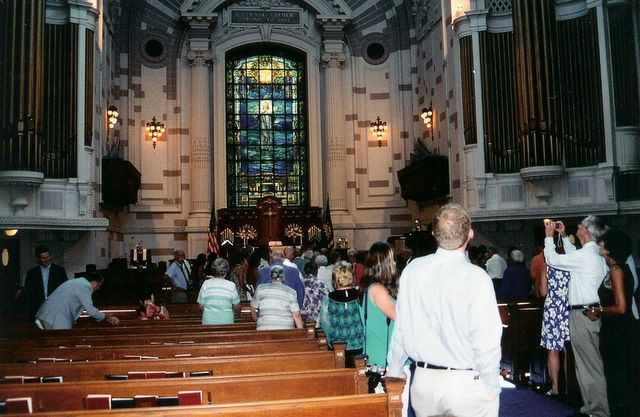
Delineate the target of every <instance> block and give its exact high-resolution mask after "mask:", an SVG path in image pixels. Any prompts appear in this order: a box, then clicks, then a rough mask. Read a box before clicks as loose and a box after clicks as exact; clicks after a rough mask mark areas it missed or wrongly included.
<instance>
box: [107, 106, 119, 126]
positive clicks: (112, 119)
mask: <svg viewBox="0 0 640 417" xmlns="http://www.w3.org/2000/svg"><path fill="white" fill-rule="evenodd" d="M118 114H119V113H118V108H117V107H116V106H113V105H111V106H109V107H107V122H108V124H109V129H113V128H114V127H115V126H116V123H118Z"/></svg>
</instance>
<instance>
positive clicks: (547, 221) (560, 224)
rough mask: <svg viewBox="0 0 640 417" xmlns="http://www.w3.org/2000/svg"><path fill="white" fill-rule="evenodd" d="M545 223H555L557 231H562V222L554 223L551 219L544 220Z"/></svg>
mask: <svg viewBox="0 0 640 417" xmlns="http://www.w3.org/2000/svg"><path fill="white" fill-rule="evenodd" d="M543 223H544V224H545V226H546V225H548V224H551V223H553V224H554V225H555V229H556V230H560V226H562V222H561V221H560V220H558V221H553V220H551V219H544V220H543Z"/></svg>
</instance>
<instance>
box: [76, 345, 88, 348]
mask: <svg viewBox="0 0 640 417" xmlns="http://www.w3.org/2000/svg"><path fill="white" fill-rule="evenodd" d="M74 347H86V348H89V347H91V345H75V346H74Z"/></svg>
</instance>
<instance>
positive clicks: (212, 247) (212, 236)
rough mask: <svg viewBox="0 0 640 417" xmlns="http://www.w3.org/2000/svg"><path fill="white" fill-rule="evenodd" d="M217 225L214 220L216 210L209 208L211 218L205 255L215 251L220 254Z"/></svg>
mask: <svg viewBox="0 0 640 417" xmlns="http://www.w3.org/2000/svg"><path fill="white" fill-rule="evenodd" d="M217 229H218V225H217V222H216V211H215V209H212V210H211V220H210V221H209V238H208V239H207V255H209V254H210V253H212V252H213V253H215V254H216V255H218V256H220V248H219V247H218V230H217Z"/></svg>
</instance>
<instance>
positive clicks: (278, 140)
mask: <svg viewBox="0 0 640 417" xmlns="http://www.w3.org/2000/svg"><path fill="white" fill-rule="evenodd" d="M305 85H306V77H305V66H304V56H301V55H299V54H296V53H294V52H291V51H288V50H274V49H273V48H271V47H261V48H259V49H258V48H252V49H243V50H239V51H234V52H232V53H230V54H228V55H227V61H226V115H227V129H226V138H227V191H228V197H227V206H228V207H230V208H233V207H253V206H255V205H256V201H257V200H258V199H259V198H261V197H264V196H268V195H273V196H276V197H280V198H282V203H283V205H285V206H306V205H307V204H308V191H307V190H308V180H307V133H306V132H307V122H306V120H307V118H306V113H307V111H306V106H305V98H306V89H305Z"/></svg>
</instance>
